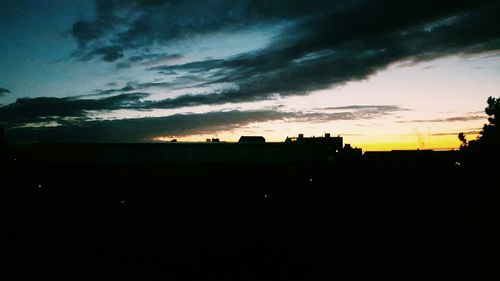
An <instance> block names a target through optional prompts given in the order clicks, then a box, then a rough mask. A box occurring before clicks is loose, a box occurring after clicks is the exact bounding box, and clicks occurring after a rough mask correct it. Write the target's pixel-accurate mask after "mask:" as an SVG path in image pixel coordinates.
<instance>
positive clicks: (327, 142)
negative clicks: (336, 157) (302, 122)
mask: <svg viewBox="0 0 500 281" xmlns="http://www.w3.org/2000/svg"><path fill="white" fill-rule="evenodd" d="M285 143H296V144H302V145H318V146H324V147H327V148H328V149H329V150H331V151H335V152H339V151H341V150H342V148H343V145H344V140H343V138H342V137H341V136H337V137H331V135H330V134H329V133H326V134H325V136H324V137H314V136H313V137H304V134H299V136H298V137H297V138H296V137H287V138H286V139H285Z"/></svg>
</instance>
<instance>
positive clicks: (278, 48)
mask: <svg viewBox="0 0 500 281" xmlns="http://www.w3.org/2000/svg"><path fill="white" fill-rule="evenodd" d="M384 3H385V4H384ZM389 4H390V5H389ZM499 16H500V3H499V2H491V1H454V2H453V3H452V2H449V1H431V2H430V1H422V2H418V3H412V4H411V5H410V4H409V3H406V2H404V3H403V2H401V3H400V2H387V3H386V2H380V1H378V2H376V3H375V2H370V3H367V4H363V5H358V6H355V7H351V8H350V9H349V10H343V11H342V12H337V11H336V10H334V9H333V10H331V9H327V10H325V12H324V13H318V14H315V16H310V17H308V18H305V19H304V20H302V21H297V22H296V23H295V24H294V25H292V27H290V28H289V29H287V30H286V31H285V32H284V33H282V34H280V35H279V36H276V37H275V39H274V41H273V42H272V43H271V44H270V45H269V46H267V47H266V48H263V49H260V50H256V51H253V52H249V53H245V54H242V55H238V56H235V57H230V58H227V59H218V60H213V59H212V60H205V61H196V62H191V63H187V64H181V65H165V66H158V67H153V68H150V70H152V71H157V72H158V73H159V74H166V75H172V74H179V73H188V74H190V75H193V74H199V73H207V72H209V71H210V73H211V76H210V78H211V81H210V82H208V84H217V83H232V84H234V85H235V87H234V88H232V89H231V90H226V91H219V92H217V93H212V94H209V95H204V96H201V97H200V96H195V95H185V96H181V97H178V98H176V99H175V100H168V101H165V103H164V104H165V106H166V107H168V108H171V107H176V106H193V105H200V104H222V103H231V102H242V101H245V102H248V101H255V100H261V99H268V98H272V97H274V96H276V95H280V96H289V95H305V94H308V93H310V92H311V91H315V90H319V89H325V88H327V87H331V86H332V85H341V84H343V83H345V82H347V81H353V80H361V79H365V78H366V77H368V76H369V75H371V74H373V73H375V72H377V71H380V70H383V69H385V68H386V67H387V66H388V65H389V64H391V63H394V62H397V61H404V60H406V61H410V62H417V61H421V60H430V59H433V58H437V57H441V56H448V55H452V54H477V53H482V52H487V51H492V50H498V49H500V25H498V24H496V22H497V18H498V17H499ZM485 26H488V27H489V28H484V27H485Z"/></svg>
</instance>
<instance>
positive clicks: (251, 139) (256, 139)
mask: <svg viewBox="0 0 500 281" xmlns="http://www.w3.org/2000/svg"><path fill="white" fill-rule="evenodd" d="M265 142H266V139H265V138H264V137H263V136H241V137H240V140H239V141H238V143H265Z"/></svg>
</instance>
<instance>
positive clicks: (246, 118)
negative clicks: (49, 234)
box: [0, 98, 404, 142]
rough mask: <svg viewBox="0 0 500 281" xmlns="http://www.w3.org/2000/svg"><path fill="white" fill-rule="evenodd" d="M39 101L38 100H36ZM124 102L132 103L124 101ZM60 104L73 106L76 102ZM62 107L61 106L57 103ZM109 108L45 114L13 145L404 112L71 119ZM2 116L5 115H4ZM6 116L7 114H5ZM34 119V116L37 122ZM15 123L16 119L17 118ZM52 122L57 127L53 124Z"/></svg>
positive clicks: (13, 135) (14, 135)
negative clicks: (56, 114) (26, 142)
mask: <svg viewBox="0 0 500 281" xmlns="http://www.w3.org/2000/svg"><path fill="white" fill-rule="evenodd" d="M34 100H36V99H34ZM122 100H129V99H127V98H122ZM60 102H68V103H70V104H71V103H72V102H74V101H72V100H64V101H60ZM56 104H59V105H60V103H56ZM106 104H108V105H109V106H110V107H113V106H115V105H114V103H112V102H110V101H109V100H108V99H103V100H101V102H100V103H99V104H78V106H77V105H75V106H74V110H73V111H69V110H68V111H65V112H64V115H65V117H59V118H50V117H47V116H52V114H53V113H54V112H50V114H49V112H43V113H42V116H38V118H36V120H38V123H33V124H29V126H26V124H25V125H24V126H14V127H11V128H8V131H7V133H8V134H7V135H8V136H9V139H10V140H11V141H19V140H23V141H58V142H140V141H151V140H152V139H154V138H155V137H158V136H170V137H183V136H188V135H193V134H214V133H217V132H221V131H222V132H224V131H230V130H233V129H237V128H241V127H244V126H246V125H248V124H251V123H260V122H267V121H277V120H286V121H289V122H327V121H335V120H369V119H372V118H377V117H380V116H384V115H388V114H391V113H393V112H396V111H401V110H404V109H402V108H399V107H397V106H377V107H375V108H374V107H369V108H368V109H365V108H363V106H353V108H357V109H356V110H353V111H341V112H332V113H324V112H312V113H311V112H281V111H274V110H261V111H223V112H209V113H203V114H176V115H171V116H166V117H156V118H134V119H119V120H98V121H95V120H85V119H74V118H67V117H70V116H71V117H76V116H80V113H81V111H82V110H83V109H82V108H84V107H85V108H94V109H95V108H100V109H103V105H106ZM1 110H2V109H1V108H0V114H2V113H4V112H2V111H1ZM58 113H59V114H60V116H62V115H63V114H62V113H61V112H58ZM4 114H5V113H4ZM33 117H34V116H32V118H33ZM13 119H14V118H13ZM49 121H52V122H53V123H49Z"/></svg>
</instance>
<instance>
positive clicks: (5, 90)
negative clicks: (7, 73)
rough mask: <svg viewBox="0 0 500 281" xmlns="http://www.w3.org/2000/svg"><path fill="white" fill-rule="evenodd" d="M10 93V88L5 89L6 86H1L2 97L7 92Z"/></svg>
mask: <svg viewBox="0 0 500 281" xmlns="http://www.w3.org/2000/svg"><path fill="white" fill-rule="evenodd" d="M8 93H10V91H9V90H7V89H5V88H2V87H0V97H1V96H4V95H5V94H8Z"/></svg>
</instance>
